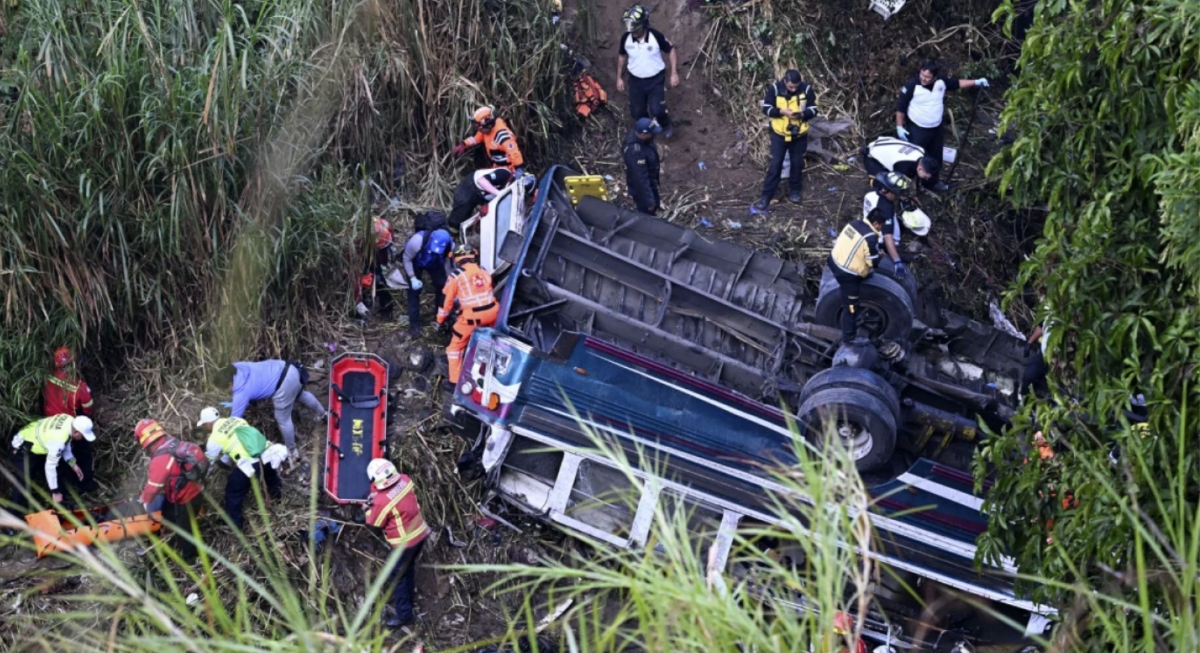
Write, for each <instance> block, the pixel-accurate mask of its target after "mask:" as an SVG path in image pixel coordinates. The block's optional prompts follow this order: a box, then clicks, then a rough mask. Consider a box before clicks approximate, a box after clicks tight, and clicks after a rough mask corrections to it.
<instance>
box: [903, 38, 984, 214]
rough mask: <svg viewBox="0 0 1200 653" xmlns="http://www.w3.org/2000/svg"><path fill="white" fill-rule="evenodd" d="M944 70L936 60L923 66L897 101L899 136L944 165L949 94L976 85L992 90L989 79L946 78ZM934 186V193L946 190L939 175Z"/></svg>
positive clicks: (934, 177)
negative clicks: (943, 126) (943, 130)
mask: <svg viewBox="0 0 1200 653" xmlns="http://www.w3.org/2000/svg"><path fill="white" fill-rule="evenodd" d="M940 70H941V68H940V67H939V66H938V65H937V64H936V63H934V62H932V61H930V62H928V63H926V64H925V65H924V66H921V70H920V72H919V73H917V74H916V75H913V76H912V77H910V78H909V79H908V81H907V82H904V86H903V88H901V89H900V95H899V97H897V98H896V134H898V135H899V136H900V138H902V139H904V140H906V141H909V142H911V143H914V144H916V145H919V146H920V147H921V148H922V149H924V150H925V153H926V154H927V155H929V156H931V157H933V158H934V159H937V162H938V163H939V164H941V162H942V146H943V145H944V143H945V135H944V134H943V133H942V117H943V116H944V114H945V112H946V105H945V98H946V91H957V90H959V89H961V88H971V87H973V86H979V87H981V88H987V87H988V80H987V79H985V78H979V79H975V80H971V79H959V78H957V77H942V76H940V75H939V74H938V73H939V72H940ZM932 183H933V184H934V186H932V187H931V188H932V190H937V191H939V192H940V191H943V190H945V188H942V187H941V186H940V185H938V181H937V175H936V174H935V175H934V176H933V182H932Z"/></svg>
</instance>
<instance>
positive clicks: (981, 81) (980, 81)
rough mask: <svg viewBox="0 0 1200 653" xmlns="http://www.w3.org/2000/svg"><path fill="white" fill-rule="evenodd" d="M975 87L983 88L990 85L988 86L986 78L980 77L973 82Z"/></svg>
mask: <svg viewBox="0 0 1200 653" xmlns="http://www.w3.org/2000/svg"><path fill="white" fill-rule="evenodd" d="M975 85H976V86H982V87H983V88H987V87H988V86H990V84H988V80H987V77H980V78H979V79H977V80H975Z"/></svg>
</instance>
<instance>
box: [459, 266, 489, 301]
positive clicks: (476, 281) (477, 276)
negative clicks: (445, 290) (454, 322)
mask: <svg viewBox="0 0 1200 653" xmlns="http://www.w3.org/2000/svg"><path fill="white" fill-rule="evenodd" d="M452 278H453V279H454V283H455V284H457V285H458V295H457V296H458V304H459V306H462V307H463V308H464V309H467V308H478V307H480V306H484V305H486V304H489V303H492V302H495V301H496V297H495V295H493V294H492V275H490V274H488V273H487V272H484V271H483V268H481V267H479V266H478V265H475V264H474V263H467V264H466V265H464V266H463V267H462V269H461V270H458V271H456V272H455V273H454V276H453V277H452Z"/></svg>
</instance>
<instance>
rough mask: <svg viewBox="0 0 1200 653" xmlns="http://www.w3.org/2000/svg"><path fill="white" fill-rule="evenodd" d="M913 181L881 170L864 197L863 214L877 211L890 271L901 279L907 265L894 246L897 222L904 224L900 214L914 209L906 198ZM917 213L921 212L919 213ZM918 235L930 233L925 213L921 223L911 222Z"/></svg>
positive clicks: (906, 272) (898, 225)
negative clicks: (890, 267)
mask: <svg viewBox="0 0 1200 653" xmlns="http://www.w3.org/2000/svg"><path fill="white" fill-rule="evenodd" d="M912 186H913V184H912V182H911V181H909V179H908V177H905V176H904V175H902V174H900V173H898V172H886V173H885V172H881V173H879V174H877V175H875V179H873V180H872V181H871V191H869V192H868V193H867V194H866V196H865V197H863V215H864V216H866V215H869V214H870V213H872V212H875V211H878V212H879V216H880V220H881V221H882V222H883V247H884V250H885V251H886V253H887V255H888V259H889V260H890V261H891V262H892V266H893V269H892V271H891V272H892V275H893V276H895V277H896V278H897V279H901V280H903V279H904V278H905V277H906V276H908V268H907V267H905V265H904V262H903V261H901V260H900V253H899V251H898V250H897V249H896V246H897V245H899V244H900V226H901V224H904V219H903V214H905V213H914V212H913V209H914V208H915V206H913V205H912V203H911V199H910V198H909V195H910V191H911V190H912ZM920 215H922V216H923V215H924V213H921V214H920ZM910 228H912V229H913V230H914V233H916V234H917V235H918V236H923V235H925V234H926V233H929V224H928V217H926V218H925V222H924V223H917V222H914V223H913V224H912V226H911V227H910Z"/></svg>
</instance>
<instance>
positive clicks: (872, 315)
mask: <svg viewBox="0 0 1200 653" xmlns="http://www.w3.org/2000/svg"><path fill="white" fill-rule="evenodd" d="M845 310H846V309H844V308H843V309H842V310H841V311H838V324H839V325H840V324H841V320H842V313H843V311H845ZM888 324H889V320H888V316H887V313H886V312H885V311H881V310H879V307H877V306H876V305H875V304H868V303H865V302H859V303H858V326H860V327H863V328H865V329H866V330H867V333H869V334H870V335H871V337H873V338H874V337H878V336H880V335H882V334H884V333H886V332H887V328H888Z"/></svg>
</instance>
